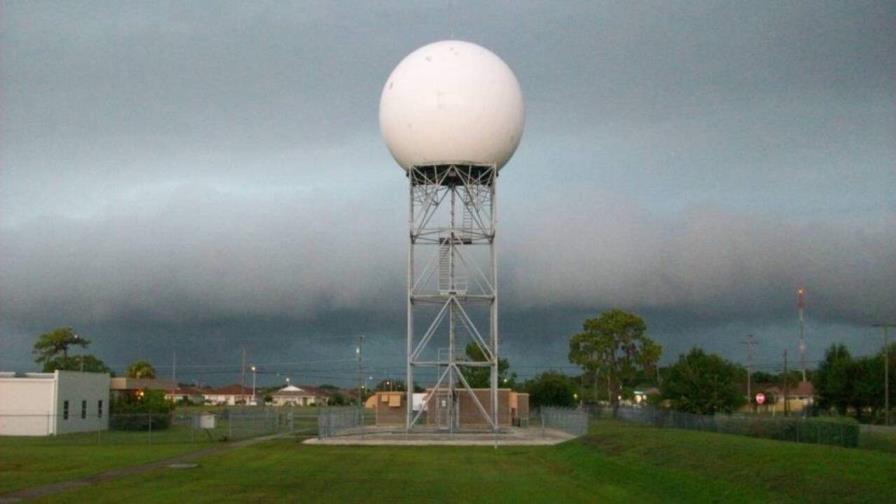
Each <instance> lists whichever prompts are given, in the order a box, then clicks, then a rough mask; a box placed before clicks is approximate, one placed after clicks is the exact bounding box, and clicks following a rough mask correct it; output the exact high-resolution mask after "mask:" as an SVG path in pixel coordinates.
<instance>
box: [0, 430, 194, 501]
mask: <svg viewBox="0 0 896 504" xmlns="http://www.w3.org/2000/svg"><path fill="white" fill-rule="evenodd" d="M208 446H209V445H208V444H204V445H203V444H166V445H153V446H148V445H145V444H134V443H130V444H122V445H112V444H110V445H98V446H97V445H88V444H52V443H46V442H43V443H41V442H34V441H33V440H29V439H21V438H13V439H10V438H0V494H2V493H6V492H11V491H13V490H19V489H22V488H28V487H32V486H36V485H43V484H47V483H56V482H59V481H66V480H70V479H75V478H81V477H85V476H91V475H94V474H97V473H100V472H103V471H106V470H109V469H115V468H119V467H125V466H133V465H139V464H144V463H147V462H152V461H154V460H159V459H163V458H167V457H172V456H175V455H178V454H181V453H186V452H189V451H193V450H197V449H199V448H207V447H208Z"/></svg>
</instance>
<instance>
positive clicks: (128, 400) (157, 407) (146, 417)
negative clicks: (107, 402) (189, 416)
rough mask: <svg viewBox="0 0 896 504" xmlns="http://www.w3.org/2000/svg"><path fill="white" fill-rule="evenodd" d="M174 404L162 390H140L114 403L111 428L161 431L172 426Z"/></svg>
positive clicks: (110, 421)
mask: <svg viewBox="0 0 896 504" xmlns="http://www.w3.org/2000/svg"><path fill="white" fill-rule="evenodd" d="M173 410H174V403H173V402H171V401H169V400H167V399H165V392H164V391H162V390H140V391H137V392H136V393H132V394H122V395H120V396H118V397H116V398H115V399H114V400H113V401H112V405H111V408H110V417H109V427H110V428H112V429H115V430H149V429H152V430H161V429H167V428H168V427H169V426H170V425H171V412H172V411H173Z"/></svg>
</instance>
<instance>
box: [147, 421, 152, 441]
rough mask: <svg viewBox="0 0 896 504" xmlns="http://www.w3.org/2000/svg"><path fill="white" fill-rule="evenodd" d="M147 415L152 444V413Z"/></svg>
mask: <svg viewBox="0 0 896 504" xmlns="http://www.w3.org/2000/svg"><path fill="white" fill-rule="evenodd" d="M146 415H147V416H148V417H149V444H152V413H147V414H146Z"/></svg>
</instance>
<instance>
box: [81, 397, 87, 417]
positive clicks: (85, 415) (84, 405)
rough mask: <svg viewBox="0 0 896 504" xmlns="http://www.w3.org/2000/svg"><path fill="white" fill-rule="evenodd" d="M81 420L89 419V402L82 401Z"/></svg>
mask: <svg viewBox="0 0 896 504" xmlns="http://www.w3.org/2000/svg"><path fill="white" fill-rule="evenodd" d="M81 418H87V401H81Z"/></svg>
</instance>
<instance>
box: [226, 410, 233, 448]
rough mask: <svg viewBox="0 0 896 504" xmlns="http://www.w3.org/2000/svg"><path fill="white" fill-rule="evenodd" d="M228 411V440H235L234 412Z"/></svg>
mask: <svg viewBox="0 0 896 504" xmlns="http://www.w3.org/2000/svg"><path fill="white" fill-rule="evenodd" d="M226 411H227V440H228V441H233V413H231V412H230V411H229V410H226Z"/></svg>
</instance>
